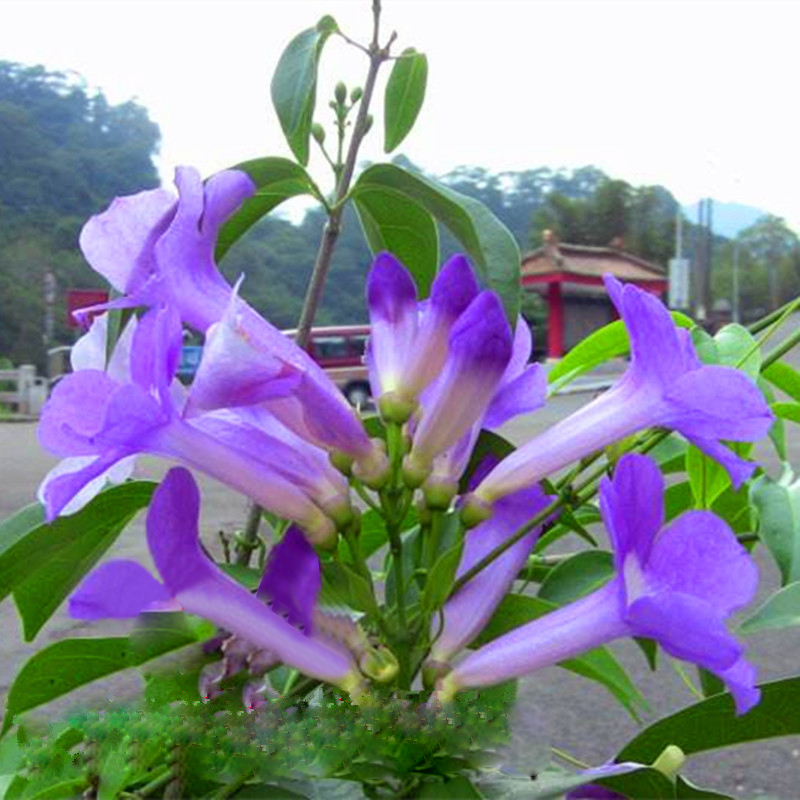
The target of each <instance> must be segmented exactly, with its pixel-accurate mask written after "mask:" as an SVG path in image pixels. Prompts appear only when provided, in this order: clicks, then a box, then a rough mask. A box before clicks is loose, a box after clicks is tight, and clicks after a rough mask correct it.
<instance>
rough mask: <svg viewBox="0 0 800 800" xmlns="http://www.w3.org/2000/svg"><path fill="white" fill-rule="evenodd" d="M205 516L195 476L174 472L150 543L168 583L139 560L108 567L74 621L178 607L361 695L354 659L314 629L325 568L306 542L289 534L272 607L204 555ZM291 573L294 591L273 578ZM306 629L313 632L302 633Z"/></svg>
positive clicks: (150, 528) (154, 507)
mask: <svg viewBox="0 0 800 800" xmlns="http://www.w3.org/2000/svg"><path fill="white" fill-rule="evenodd" d="M199 512H200V495H199V492H198V490H197V485H196V484H195V482H194V480H193V478H192V476H191V474H190V473H189V472H188V471H187V470H185V469H182V468H180V467H178V468H174V469H171V470H170V471H169V473H168V474H167V477H166V478H165V479H164V481H163V483H162V484H161V486H159V488H158V489H157V490H156V492H155V494H154V495H153V500H152V503H151V504H150V508H149V510H148V514H147V543H148V547H149V549H150V553H151V555H152V557H153V561H154V563H155V565H156V569H157V570H158V572H159V574H160V575H161V578H162V580H163V584H161V583H159V582H158V581H157V580H156V579H155V578H154V577H153V576H152V575H151V574H150V573H149V572H148V571H147V570H146V569H145V568H144V567H142V566H141V565H139V564H137V563H136V562H132V561H110V562H107V563H105V564H103V565H102V566H101V567H99V568H98V569H97V570H95V571H94V572H92V573H91V574H90V575H89V576H88V577H87V578H86V579H85V580H84V581H83V583H82V584H81V585H80V586H79V587H78V589H77V590H76V592H75V593H74V594H73V595H72V597H71V598H70V613H71V614H72V616H75V617H78V618H81V619H100V618H104V617H117V618H119V617H130V616H135V615H136V614H138V613H140V612H142V611H146V610H155V609H156V608H159V609H167V610H168V609H172V608H175V607H178V606H179V607H180V608H183V609H184V610H185V611H187V612H189V613H190V614H197V615H198V616H200V617H203V618H205V619H208V620H210V621H211V622H213V623H215V624H216V625H217V626H219V627H220V628H223V629H224V630H226V631H229V632H230V633H232V634H234V635H235V636H236V637H238V638H240V639H242V640H244V641H245V642H247V643H249V644H251V645H254V646H255V647H257V648H259V649H260V650H262V651H264V650H266V651H268V652H269V653H272V654H274V655H275V656H276V657H277V658H279V659H280V660H281V661H283V662H284V663H286V664H288V665H289V666H292V667H294V668H296V669H298V670H300V671H301V672H303V673H305V674H306V675H310V676H311V677H313V678H318V679H320V680H323V681H327V682H328V683H332V684H335V685H337V686H340V687H342V688H343V689H346V690H348V691H350V690H356V689H357V687H358V686H359V685H360V683H361V677H360V675H359V672H358V669H357V668H356V665H355V663H354V661H353V659H352V656H351V655H350V654H349V653H348V652H347V651H346V649H345V648H343V647H340V646H339V645H338V644H337V643H335V642H333V641H330V640H328V639H326V638H325V637H324V636H322V635H319V634H317V633H316V632H314V631H311V630H310V628H309V625H308V623H309V612H310V609H311V608H312V607H313V605H314V603H315V602H316V592H318V591H319V562H318V561H316V560H315V559H316V557H315V556H314V554H313V551H312V550H311V548H310V547H309V546H308V545H307V544H306V543H305V542H303V541H302V536H300V535H299V534H297V533H294V534H290V536H289V539H288V542H287V543H286V545H285V547H284V548H283V550H279V552H278V554H277V555H276V556H275V557H274V558H273V561H272V566H271V570H270V569H268V572H267V575H265V579H264V582H263V583H262V586H261V588H260V593H261V594H262V596H263V595H266V598H265V599H268V601H269V603H270V605H272V606H273V607H272V608H271V607H270V606H269V605H267V604H266V603H265V602H264V600H262V599H259V598H258V597H256V596H255V595H253V594H251V593H250V592H248V591H247V590H246V589H245V588H244V587H243V586H241V585H239V584H238V583H236V582H235V581H233V580H231V579H230V578H228V577H227V576H226V575H225V574H224V573H223V572H221V571H220V570H219V569H218V568H217V567H216V565H215V564H214V563H213V562H212V561H211V560H210V559H209V558H208V557H207V556H206V555H205V554H204V553H203V552H202V550H201V548H200V541H199V532H198V518H199ZM279 548H280V546H279ZM279 548H276V549H279ZM298 553H299V554H300V557H299V558H297V556H298ZM290 560H291V562H292V563H291V565H290V564H289V563H288V562H289V561H290ZM276 562H277V564H276ZM287 569H291V571H292V574H293V575H294V577H295V578H296V581H297V583H296V586H294V587H293V586H292V585H290V584H289V583H288V582H287V581H286V580H278V579H277V576H276V575H275V574H274V573H275V571H276V570H280V572H282V573H283V572H285V571H286V570H287ZM286 617H288V619H287V618H286ZM304 625H305V626H306V627H307V628H309V629H307V630H305V631H302V630H300V629H299V627H303V626H304ZM298 626H299V627H298Z"/></svg>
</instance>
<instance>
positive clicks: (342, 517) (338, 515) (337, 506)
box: [322, 493, 353, 530]
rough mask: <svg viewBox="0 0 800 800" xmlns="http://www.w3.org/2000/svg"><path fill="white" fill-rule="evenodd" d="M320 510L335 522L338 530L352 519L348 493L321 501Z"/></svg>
mask: <svg viewBox="0 0 800 800" xmlns="http://www.w3.org/2000/svg"><path fill="white" fill-rule="evenodd" d="M322 510H323V511H324V512H325V513H326V514H327V515H328V516H329V517H330V518H331V519H332V520H333V521H334V522H335V523H336V527H337V528H338V529H339V530H342V529H343V528H346V527H347V526H348V525H349V524H350V523H351V522H352V521H353V507H352V506H351V505H350V495H348V494H346V493H345V494H342V495H338V496H337V497H332V498H331V499H330V500H326V501H325V502H324V503H322Z"/></svg>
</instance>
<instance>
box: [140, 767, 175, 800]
mask: <svg viewBox="0 0 800 800" xmlns="http://www.w3.org/2000/svg"><path fill="white" fill-rule="evenodd" d="M171 780H172V769H171V768H170V769H168V770H167V771H166V772H162V773H161V774H160V775H158V776H156V777H155V778H153V780H151V781H150V783H147V784H145V785H144V786H142V788H141V789H139V791H137V792H136V793H135V795H134V796H135V797H149V796H150V795H151V794H153V793H154V792H157V791H158V790H159V789H160V788H161V787H162V786H166V785H167V784H168V783H169V782H170V781H171Z"/></svg>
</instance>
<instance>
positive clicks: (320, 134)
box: [311, 122, 325, 144]
mask: <svg viewBox="0 0 800 800" xmlns="http://www.w3.org/2000/svg"><path fill="white" fill-rule="evenodd" d="M311 135H312V136H313V137H314V140H315V141H317V142H319V144H322V143H323V142H324V141H325V128H323V127H322V125H320V124H319V122H315V123H314V124H313V125H312V126H311Z"/></svg>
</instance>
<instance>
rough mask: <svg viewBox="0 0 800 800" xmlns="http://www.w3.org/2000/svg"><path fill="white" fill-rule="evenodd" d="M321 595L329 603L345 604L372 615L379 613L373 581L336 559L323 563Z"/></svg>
mask: <svg viewBox="0 0 800 800" xmlns="http://www.w3.org/2000/svg"><path fill="white" fill-rule="evenodd" d="M320 597H321V599H323V601H324V602H325V603H327V604H331V605H339V604H343V605H346V606H349V607H350V608H352V609H355V610H356V611H363V612H364V613H366V614H371V615H372V616H377V615H378V613H379V612H378V605H377V601H376V600H375V591H374V589H373V586H372V584H371V582H370V581H368V580H367V579H366V578H365V577H364V576H363V575H360V574H359V573H357V572H356V571H355V570H353V569H351V568H350V567H349V566H347V564H339V563H337V562H335V561H329V562H327V563H325V564H323V567H322V594H321V595H320Z"/></svg>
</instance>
